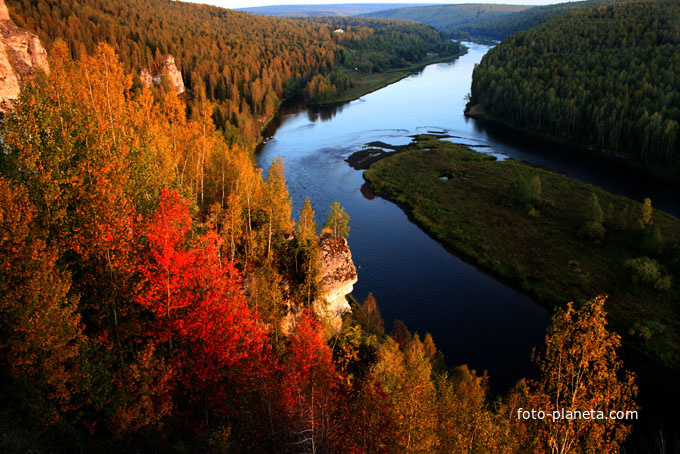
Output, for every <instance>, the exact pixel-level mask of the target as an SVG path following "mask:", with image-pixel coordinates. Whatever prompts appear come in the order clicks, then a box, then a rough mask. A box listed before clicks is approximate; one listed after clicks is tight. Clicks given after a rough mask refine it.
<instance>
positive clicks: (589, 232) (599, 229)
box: [578, 221, 606, 240]
mask: <svg viewBox="0 0 680 454" xmlns="http://www.w3.org/2000/svg"><path fill="white" fill-rule="evenodd" d="M605 233H606V230H605V229H604V226H603V225H602V223H601V222H597V221H588V222H586V225H584V226H583V227H581V230H579V232H578V234H579V236H580V237H583V238H588V239H590V240H602V239H604V234H605Z"/></svg>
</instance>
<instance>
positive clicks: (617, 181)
mask: <svg viewBox="0 0 680 454" xmlns="http://www.w3.org/2000/svg"><path fill="white" fill-rule="evenodd" d="M466 45H467V46H468V47H469V51H468V53H467V54H466V55H464V56H462V57H460V58H458V59H456V60H455V61H453V62H450V63H440V64H435V65H430V66H428V67H426V68H425V69H424V70H423V71H422V72H420V73H419V74H415V75H412V76H409V77H407V78H405V79H403V80H401V81H399V82H397V83H395V84H392V85H390V86H388V87H385V88H383V89H381V90H378V91H376V92H373V93H370V94H368V95H365V96H363V97H362V98H361V99H359V100H357V101H353V102H350V103H347V104H343V105H340V106H334V107H328V108H323V109H307V108H302V107H300V106H296V107H293V108H286V107H285V106H284V108H282V109H281V111H280V112H279V115H278V116H277V118H276V119H275V121H274V122H273V123H272V124H271V125H270V127H269V128H268V131H267V132H266V134H268V135H273V138H272V139H270V140H269V141H268V142H267V143H266V144H265V145H264V146H262V147H261V149H260V151H259V153H258V156H257V157H258V164H259V165H260V166H261V167H263V168H264V169H267V167H268V166H269V164H270V163H271V161H272V159H273V158H275V157H276V156H281V157H282V158H283V160H284V162H285V165H286V179H287V183H288V187H289V189H290V193H291V195H292V197H293V201H294V212H295V213H297V212H298V210H299V209H300V207H301V206H302V202H303V200H304V198H305V197H309V198H310V200H311V202H312V206H313V207H314V209H315V210H316V212H317V223H319V224H321V223H322V222H323V220H324V219H325V214H326V212H327V211H328V207H329V206H330V204H331V203H333V202H334V201H339V202H340V203H341V205H342V206H344V207H345V209H346V211H347V212H348V213H349V215H350V217H351V219H350V227H351V230H350V237H349V243H350V248H351V250H352V255H353V259H354V262H355V264H356V266H357V269H358V270H357V271H358V275H359V282H358V283H357V284H356V285H355V288H354V292H353V294H354V296H355V297H356V298H357V300H359V301H362V300H363V299H364V298H365V297H366V295H367V294H368V293H369V292H372V293H373V295H374V296H375V297H376V299H377V301H378V304H379V306H380V310H381V312H382V315H383V318H384V319H385V323H386V326H387V327H390V326H391V324H392V322H393V321H394V320H395V319H400V320H402V321H404V322H405V323H406V325H407V326H408V327H409V329H410V330H411V331H412V332H418V333H420V334H421V336H422V335H424V334H425V333H426V332H430V333H432V335H433V338H434V340H435V342H436V344H437V347H438V348H439V349H440V350H442V352H443V353H444V355H445V357H446V360H447V363H449V364H468V366H469V367H471V368H473V369H476V370H477V371H480V372H481V371H485V370H486V371H488V373H489V377H490V386H491V390H492V391H493V392H494V393H497V394H498V393H504V392H506V391H507V390H508V389H509V387H510V386H512V384H514V383H515V382H516V381H517V380H518V379H519V378H521V377H525V376H531V375H532V374H534V373H535V370H534V369H533V366H532V364H531V362H530V360H529V357H530V354H531V351H532V349H533V348H534V347H540V346H541V345H542V343H543V338H544V335H545V329H546V327H547V326H548V324H549V321H550V314H549V312H548V310H547V309H545V308H544V307H542V306H540V305H538V304H537V303H535V302H534V301H533V300H532V299H531V298H529V297H528V296H526V295H525V294H523V293H522V292H520V291H518V290H516V289H514V288H512V287H510V286H508V285H506V284H505V283H503V282H500V281H498V280H497V279H495V278H493V277H491V276H489V275H488V274H486V273H484V272H482V271H480V270H479V269H477V268H476V267H474V266H473V265H471V264H469V263H466V262H464V261H463V260H461V259H459V258H457V257H456V256H455V255H453V254H451V253H450V252H449V251H447V250H446V249H445V248H444V247H443V246H442V245H441V244H440V243H438V242H437V241H435V240H434V239H432V238H431V237H429V236H428V235H427V234H425V233H424V232H423V231H422V230H420V229H419V228H418V227H417V226H416V225H415V224H413V223H412V222H411V221H410V220H409V219H408V217H407V216H406V215H405V214H404V212H403V211H402V210H401V209H400V208H399V207H397V206H396V205H394V204H392V203H390V202H387V201H385V200H383V199H381V198H377V197H376V198H374V197H372V196H371V195H370V194H369V193H368V192H367V191H365V190H363V191H362V186H363V185H364V180H363V177H362V171H356V170H353V169H352V168H350V167H349V165H347V163H346V162H345V159H346V158H347V157H348V156H349V155H350V154H351V153H353V152H355V151H357V150H359V149H361V148H362V146H363V145H364V144H367V143H369V142H372V141H382V142H385V143H389V144H393V145H401V144H406V143H408V142H409V141H410V140H411V137H410V136H412V135H413V134H418V133H424V132H428V131H434V132H439V133H446V134H448V135H451V136H455V137H454V138H452V139H449V140H452V141H454V142H458V143H464V144H469V145H473V146H475V145H483V146H484V147H483V148H477V149H478V150H479V151H483V152H488V153H492V154H494V155H496V156H497V157H498V158H499V159H506V158H512V159H517V160H523V161H527V162H530V163H532V164H535V165H539V166H542V167H546V168H549V169H552V170H554V171H557V172H561V173H564V174H566V175H569V176H571V177H574V178H578V179H580V180H583V181H586V182H588V183H591V184H596V185H598V186H601V187H603V188H605V189H608V190H610V191H612V192H616V193H620V194H624V195H627V196H630V197H633V198H635V199H638V200H641V199H642V198H644V197H651V198H652V200H653V202H654V205H655V206H657V207H659V208H661V209H664V210H666V211H668V212H671V213H673V214H675V215H678V214H680V197H678V194H677V192H676V189H674V188H670V187H668V186H666V185H664V184H662V183H658V182H657V181H655V180H654V179H653V178H650V177H647V176H644V175H638V174H636V173H635V172H634V171H632V170H630V169H628V168H627V167H625V166H623V165H619V164H617V163H612V162H611V161H605V160H600V159H598V158H594V157H592V156H591V155H588V154H585V153H582V152H580V151H578V150H571V149H566V148H565V147H560V146H556V145H554V144H551V143H547V142H545V141H543V140H541V139H537V138H532V137H526V135H522V134H519V133H516V132H514V131H511V130H508V129H507V128H503V127H500V126H496V125H492V124H488V123H486V122H483V121H479V120H472V119H468V118H466V117H465V116H464V115H463V110H464V106H465V102H466V101H465V96H466V94H467V93H468V92H469V90H470V82H471V76H472V70H473V69H474V65H475V64H477V63H479V61H480V60H481V58H482V57H483V55H484V54H485V53H486V52H487V51H488V49H489V47H488V46H483V45H477V44H472V43H466ZM650 374H651V373H650ZM659 375H660V378H658V380H657V378H654V380H653V381H654V383H656V384H659V383H662V385H661V386H663V387H665V386H670V385H673V381H674V380H673V379H672V378H671V377H666V376H663V375H664V374H662V373H660V374H659ZM655 377H656V375H655ZM641 387H642V386H641ZM676 394H677V392H676Z"/></svg>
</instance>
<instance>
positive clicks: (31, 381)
mask: <svg viewBox="0 0 680 454" xmlns="http://www.w3.org/2000/svg"><path fill="white" fill-rule="evenodd" d="M210 111H211V106H210V105H209V104H208V103H207V102H206V103H205V104H203V109H202V110H200V112H201V113H200V115H194V116H193V117H187V116H186V115H185V111H184V106H183V104H182V101H181V100H180V99H179V98H177V96H176V95H175V94H174V92H172V91H167V90H165V89H164V88H163V87H161V88H158V89H154V90H153V91H151V90H146V89H143V90H133V89H132V85H131V78H130V77H129V75H127V74H126V72H125V71H124V70H123V66H122V65H121V63H120V62H119V61H118V57H117V56H116V54H115V52H114V51H113V50H112V49H111V48H110V47H109V46H107V45H104V44H102V45H99V46H98V47H97V50H96V53H95V54H94V55H92V56H83V57H82V58H80V59H78V60H72V59H71V56H70V53H69V51H68V50H67V48H66V47H65V46H64V45H63V44H59V43H56V44H55V45H54V46H53V50H52V72H51V74H50V75H49V76H43V77H42V78H41V79H40V80H38V82H37V83H36V84H35V85H33V86H32V87H30V88H28V89H27V90H26V91H25V92H24V93H23V95H22V98H21V101H20V103H19V104H18V106H17V109H16V111H15V112H14V113H12V114H11V115H9V116H7V117H6V118H5V121H4V123H3V124H2V126H1V129H2V131H1V136H2V153H0V171H1V175H0V315H1V317H0V334H1V335H0V366H1V367H0V376H1V379H2V383H3V389H2V392H1V393H0V399H1V401H2V403H3V408H6V410H3V411H2V412H0V422H1V423H2V427H3V430H4V426H11V424H15V425H17V424H22V425H23V426H25V427H29V428H34V429H35V430H36V431H37V430H38V428H40V430H45V432H46V433H47V436H46V437H45V438H48V439H50V440H58V443H60V445H61V446H63V448H64V450H66V451H78V450H80V451H87V450H92V449H93V448H92V447H93V446H104V445H107V443H108V444H109V446H110V444H111V443H113V444H115V445H116V448H120V449H122V450H124V451H125V450H130V451H146V450H148V451H170V450H174V449H176V446H180V445H182V446H187V445H190V444H191V446H193V447H194V448H195V450H199V451H202V450H208V449H212V450H214V451H217V452H220V451H226V450H230V451H233V452H279V453H289V452H290V453H298V452H312V453H337V452H342V453H364V452H365V453H391V452H407V453H432V452H442V453H444V452H463V453H473V452H474V453H476V452H508V453H510V452H528V451H527V450H528V449H530V450H533V451H534V452H542V450H545V449H552V447H553V446H554V445H555V443H556V442H555V440H562V439H567V440H569V442H570V443H571V445H572V446H578V447H579V449H580V450H581V451H582V452H614V451H615V449H616V447H617V446H618V445H619V444H620V443H621V441H622V440H623V439H624V438H625V436H626V435H627V433H628V431H629V429H628V428H627V427H625V426H622V425H617V424H616V423H611V424H608V425H598V426H587V427H585V426H583V427H580V426H577V425H573V424H572V425H569V424H564V425H555V426H551V427H544V426H540V425H536V426H530V425H524V426H522V425H520V424H518V423H517V421H516V420H513V419H512V415H513V413H512V411H510V409H512V408H515V407H516V404H517V403H522V404H523V405H529V404H532V405H535V406H537V407H540V408H546V409H550V408H552V406H553V405H554V402H555V400H554V396H555V395H556V394H558V395H559V396H567V395H569V393H572V395H573V396H577V397H578V399H579V404H587V405H593V406H599V407H602V408H610V407H613V406H617V405H622V406H629V407H630V408H633V407H632V399H633V397H634V385H633V382H632V379H631V378H629V377H627V376H619V374H618V371H619V369H620V363H619V362H618V360H617V359H616V354H615V350H616V348H617V347H618V338H617V337H616V336H614V335H613V334H611V333H609V332H608V331H607V330H606V326H605V323H604V313H603V311H602V304H603V303H602V300H596V301H595V302H593V303H591V304H590V305H587V306H586V307H585V308H584V309H582V310H580V311H579V310H576V309H574V307H573V306H568V308H567V309H566V310H564V311H562V312H559V313H558V315H556V318H555V320H554V324H553V328H552V329H551V331H550V333H549V336H548V338H547V350H546V353H545V354H544V355H543V356H542V358H543V359H542V360H541V362H540V365H541V372H542V374H543V375H542V378H541V380H540V381H537V382H535V383H534V382H531V383H530V384H529V385H528V386H525V387H524V388H523V391H522V392H520V391H517V392H515V394H513V395H512V396H511V397H512V400H511V399H510V398H508V400H506V401H502V402H501V403H500V404H498V405H494V404H493V403H492V402H491V401H490V397H489V396H488V393H487V377H486V376H485V375H484V374H481V375H480V374H477V373H476V372H474V371H470V370H468V369H467V368H465V367H460V368H457V369H454V370H451V371H447V370H446V365H445V364H444V362H443V360H442V358H441V353H440V352H438V351H437V348H436V346H435V344H434V340H433V339H432V337H431V336H429V335H426V336H425V337H424V341H421V340H420V337H419V336H418V335H417V334H415V335H412V334H411V333H410V332H409V331H408V329H407V328H406V326H405V325H403V323H401V324H399V323H397V324H395V325H396V329H395V330H393V333H394V335H393V337H394V338H391V337H389V336H387V335H385V332H384V331H385V330H384V323H383V321H382V319H381V317H380V311H379V309H378V306H377V302H376V301H375V298H373V296H370V297H369V298H367V301H366V302H365V303H364V305H363V307H361V308H359V307H357V308H356V309H355V314H354V315H348V316H346V317H345V320H344V321H343V328H342V330H341V331H340V332H339V333H335V334H334V337H332V338H330V339H329V338H326V337H325V335H324V333H325V331H324V329H323V325H322V322H320V321H318V320H317V319H316V317H315V315H314V314H313V312H312V311H311V306H312V304H311V302H312V301H313V300H314V298H315V297H316V296H317V294H318V293H319V291H320V289H319V287H320V285H319V284H318V280H319V279H318V272H319V271H318V268H319V267H318V265H319V264H318V260H319V257H318V245H319V236H318V232H317V226H316V222H315V221H314V210H313V209H312V207H311V204H310V203H309V202H306V203H305V205H304V207H303V210H302V211H301V213H300V216H299V222H298V224H297V226H296V225H295V223H294V222H293V221H292V219H291V199H290V196H289V194H288V190H287V188H286V183H285V168H284V165H283V162H282V161H280V160H275V161H274V162H273V163H272V166H271V168H270V169H269V171H268V174H267V177H266V179H263V178H262V176H261V173H260V171H259V170H258V169H256V168H255V167H254V165H253V162H252V160H251V155H250V153H249V151H248V150H247V149H245V148H242V147H239V146H236V145H229V144H228V143H227V141H226V140H225V139H224V137H223V136H222V135H221V134H220V133H218V132H217V131H216V129H215V126H214V125H213V123H212V121H211V120H210ZM347 219H348V216H347V214H346V213H345V212H344V211H343V210H342V209H341V208H340V207H339V205H334V206H333V208H332V209H331V214H330V215H329V218H328V227H329V229H330V230H331V231H332V233H333V235H334V236H347V235H348V231H349V225H348V221H347ZM291 320H292V321H291ZM284 322H287V324H288V325H289V326H288V329H283V325H284ZM564 376H578V377H579V378H580V381H579V382H578V383H576V387H575V388H573V387H570V386H571V385H568V384H567V383H566V382H564V381H562V380H561V379H560V377H564ZM570 383H574V382H573V381H572V382H570ZM16 421H21V422H20V423H18V422H16ZM44 428H46V429H44ZM551 431H553V432H554V433H553V432H551ZM112 440H113V442H112ZM588 450H590V451H588ZM598 450H599V451H598ZM556 452H563V453H565V454H566V453H567V452H571V451H567V450H561V451H559V450H558V451H556Z"/></svg>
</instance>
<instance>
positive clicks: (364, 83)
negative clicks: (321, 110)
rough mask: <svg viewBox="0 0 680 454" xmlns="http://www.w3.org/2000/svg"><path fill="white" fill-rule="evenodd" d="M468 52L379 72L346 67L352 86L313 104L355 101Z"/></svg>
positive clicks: (428, 58)
mask: <svg viewBox="0 0 680 454" xmlns="http://www.w3.org/2000/svg"><path fill="white" fill-rule="evenodd" d="M466 53H467V48H466V47H464V51H463V52H461V53H458V54H456V55H446V56H443V57H440V56H439V55H432V56H429V57H426V58H425V59H424V60H422V61H420V62H418V63H415V64H413V65H410V66H406V67H403V68H395V69H389V70H387V71H383V72H379V73H359V72H355V71H351V70H349V69H348V68H345V69H344V70H343V71H341V72H344V73H346V74H349V75H350V76H352V82H353V85H352V87H350V88H349V89H347V90H346V91H344V92H343V93H342V94H340V95H338V96H336V97H335V98H332V99H330V100H328V101H324V102H322V103H316V104H313V105H315V106H324V105H332V104H339V103H344V102H350V101H355V100H357V99H359V98H361V97H362V96H364V95H367V94H369V93H372V92H374V91H377V90H380V89H381V88H384V87H386V86H388V85H392V84H393V83H396V82H399V81H400V80H402V79H404V78H406V77H408V76H410V75H412V74H416V73H418V72H420V71H422V70H423V69H424V68H425V67H426V66H428V65H432V64H435V63H446V62H450V61H453V60H456V59H457V58H459V57H461V56H463V55H465V54H466Z"/></svg>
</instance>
